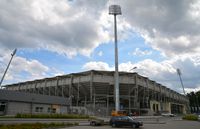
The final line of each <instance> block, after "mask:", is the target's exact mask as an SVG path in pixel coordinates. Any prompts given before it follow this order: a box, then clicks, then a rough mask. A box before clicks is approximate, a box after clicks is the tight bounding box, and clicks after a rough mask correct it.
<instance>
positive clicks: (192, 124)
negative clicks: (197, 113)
mask: <svg viewBox="0 0 200 129" xmlns="http://www.w3.org/2000/svg"><path fill="white" fill-rule="evenodd" d="M62 129H113V128H112V127H111V126H75V127H67V128H62ZM116 129H130V127H123V128H116ZM140 129H200V122H197V121H185V120H172V121H167V122H166V123H165V124H144V126H143V127H140Z"/></svg>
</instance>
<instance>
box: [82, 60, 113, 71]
mask: <svg viewBox="0 0 200 129" xmlns="http://www.w3.org/2000/svg"><path fill="white" fill-rule="evenodd" d="M82 69H84V70H93V69H94V70H113V68H112V67H110V66H109V65H108V64H107V63H105V62H88V63H86V64H84V66H83V67H82Z"/></svg>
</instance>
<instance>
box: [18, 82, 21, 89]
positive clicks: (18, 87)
mask: <svg viewBox="0 0 200 129" xmlns="http://www.w3.org/2000/svg"><path fill="white" fill-rule="evenodd" d="M20 88H21V86H20V83H19V84H18V91H20V90H21V89H20Z"/></svg>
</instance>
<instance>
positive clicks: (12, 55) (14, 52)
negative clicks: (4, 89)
mask: <svg viewBox="0 0 200 129" xmlns="http://www.w3.org/2000/svg"><path fill="white" fill-rule="evenodd" d="M16 52H17V49H15V50H14V51H13V53H12V54H11V59H10V61H9V63H8V65H7V68H6V70H5V72H4V74H3V76H2V78H1V82H0V86H1V84H2V82H3V79H4V77H5V75H6V73H7V71H8V68H9V66H10V63H11V61H12V59H13V57H14V55H15V54H16Z"/></svg>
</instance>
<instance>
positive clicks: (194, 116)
mask: <svg viewBox="0 0 200 129" xmlns="http://www.w3.org/2000/svg"><path fill="white" fill-rule="evenodd" d="M183 119H184V120H194V121H197V120H198V116H197V115H194V114H187V115H185V116H183Z"/></svg>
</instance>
